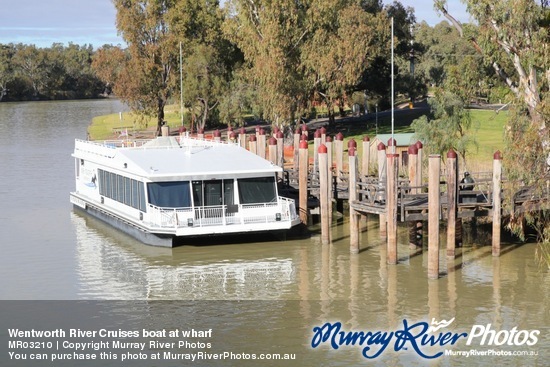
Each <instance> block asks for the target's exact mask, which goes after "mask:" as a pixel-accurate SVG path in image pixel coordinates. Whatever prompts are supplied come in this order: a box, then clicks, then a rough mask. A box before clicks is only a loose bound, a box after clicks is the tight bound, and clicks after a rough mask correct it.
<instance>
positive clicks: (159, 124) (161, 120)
mask: <svg viewBox="0 0 550 367" xmlns="http://www.w3.org/2000/svg"><path fill="white" fill-rule="evenodd" d="M164 104H165V103H164V101H163V100H162V99H161V98H159V99H158V102H157V116H158V118H157V133H156V134H157V136H160V135H161V127H162V125H163V124H164Z"/></svg>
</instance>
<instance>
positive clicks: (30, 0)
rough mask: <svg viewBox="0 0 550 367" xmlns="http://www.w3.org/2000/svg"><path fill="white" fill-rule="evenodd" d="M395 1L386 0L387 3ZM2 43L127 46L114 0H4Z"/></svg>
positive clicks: (416, 2)
mask: <svg viewBox="0 0 550 367" xmlns="http://www.w3.org/2000/svg"><path fill="white" fill-rule="evenodd" d="M392 2H393V1H390V0H384V4H390V3H392ZM400 2H401V3H402V4H403V5H404V6H405V7H407V6H411V7H413V8H415V14H416V19H417V22H421V21H422V20H425V21H426V22H427V23H428V24H429V25H430V26H434V25H436V24H438V23H440V22H441V21H442V20H444V18H443V17H438V16H437V15H436V13H435V11H434V10H433V1H432V0H401V1H400ZM448 4H449V12H450V13H451V14H453V15H454V16H455V17H456V18H457V19H458V20H460V21H461V22H468V21H469V17H468V14H467V13H466V10H465V9H466V7H465V5H464V4H462V3H461V2H460V0H448ZM0 9H1V10H0V43H2V44H7V43H24V44H28V45H30V44H34V45H36V46H37V47H50V46H51V45H52V44H53V43H62V44H64V45H65V46H67V45H68V44H69V43H71V42H72V43H74V44H78V45H84V44H91V45H93V46H94V48H99V47H101V46H103V45H105V44H112V45H118V44H120V45H123V46H124V41H123V39H122V37H120V36H119V35H118V34H117V29H116V26H115V18H116V11H115V7H114V5H113V3H112V2H111V0H0Z"/></svg>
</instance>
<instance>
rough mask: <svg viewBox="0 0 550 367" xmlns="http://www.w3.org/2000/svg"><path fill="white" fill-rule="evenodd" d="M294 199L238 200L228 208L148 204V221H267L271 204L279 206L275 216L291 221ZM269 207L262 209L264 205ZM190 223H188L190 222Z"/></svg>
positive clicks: (161, 223) (152, 223)
mask: <svg viewBox="0 0 550 367" xmlns="http://www.w3.org/2000/svg"><path fill="white" fill-rule="evenodd" d="M294 205H295V204H294V200H292V199H288V198H285V197H282V196H279V200H278V201H276V202H271V203H255V204H238V205H237V206H236V209H234V210H231V205H227V204H226V205H212V206H201V207H195V206H190V207H177V208H168V207H158V206H155V205H152V204H149V205H148V207H149V210H148V212H149V213H151V214H152V215H151V216H150V217H149V223H148V224H149V225H150V226H152V227H161V228H167V227H169V228H170V227H171V228H174V227H175V228H178V227H187V226H195V227H204V226H212V225H226V224H248V223H269V222H271V221H275V220H277V219H276V218H277V216H276V213H275V211H273V208H279V209H280V214H281V217H280V219H278V220H282V221H292V220H294V219H295V218H296V216H297V214H296V210H295V206H294ZM268 208H272V210H270V211H267V212H265V209H268ZM190 223H192V224H191V225H190Z"/></svg>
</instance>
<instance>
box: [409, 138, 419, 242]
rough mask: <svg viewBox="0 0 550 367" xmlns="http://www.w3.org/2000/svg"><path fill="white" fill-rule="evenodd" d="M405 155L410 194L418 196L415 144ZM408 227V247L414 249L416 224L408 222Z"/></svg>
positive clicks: (416, 151) (416, 150)
mask: <svg viewBox="0 0 550 367" xmlns="http://www.w3.org/2000/svg"><path fill="white" fill-rule="evenodd" d="M407 153H408V155H409V166H408V171H409V185H410V186H411V187H412V188H411V194H413V195H414V194H418V193H419V191H420V189H418V188H417V187H415V186H417V177H416V176H417V174H416V171H417V169H418V163H417V160H418V148H417V147H416V145H415V144H413V145H410V146H409V148H408V149H407ZM408 226H409V246H411V248H416V247H417V246H418V243H419V241H418V238H417V235H418V233H417V222H416V221H411V222H408Z"/></svg>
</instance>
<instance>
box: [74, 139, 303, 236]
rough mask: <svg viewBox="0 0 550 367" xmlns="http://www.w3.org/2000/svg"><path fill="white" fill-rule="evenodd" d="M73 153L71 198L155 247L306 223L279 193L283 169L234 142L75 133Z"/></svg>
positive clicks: (288, 227)
mask: <svg viewBox="0 0 550 367" xmlns="http://www.w3.org/2000/svg"><path fill="white" fill-rule="evenodd" d="M73 157H74V158H75V175H76V190H75V191H74V192H71V194H70V199H71V203H73V204H74V206H75V207H78V208H80V209H83V210H85V211H86V212H88V213H89V214H91V215H94V216H95V217H98V218H100V219H102V220H104V221H106V222H108V223H109V224H111V225H113V226H114V227H116V228H118V229H120V230H122V231H124V232H126V233H127V234H129V235H131V236H133V237H135V238H137V239H139V240H140V241H142V242H144V243H146V244H149V245H155V246H165V247H173V246H176V245H178V244H180V243H182V242H186V241H182V239H184V238H185V237H193V236H205V235H223V234H232V233H243V232H256V231H280V230H283V231H284V230H288V229H290V228H291V227H293V226H295V225H297V224H299V223H300V219H299V217H298V216H297V214H296V206H295V203H294V200H292V199H288V198H285V197H281V196H279V195H278V192H277V173H278V172H280V171H281V168H280V167H278V166H276V165H274V164H272V163H271V162H269V161H267V160H265V159H263V158H261V157H259V156H257V155H255V154H253V153H251V152H249V151H247V150H246V149H243V148H241V147H240V146H238V145H236V144H233V143H224V142H217V141H210V140H198V139H192V138H189V137H183V136H182V137H158V138H156V139H153V140H143V141H137V140H136V141H105V142H101V143H100V142H94V141H85V140H78V139H77V140H76V142H75V150H74V153H73ZM189 243H192V242H189Z"/></svg>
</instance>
